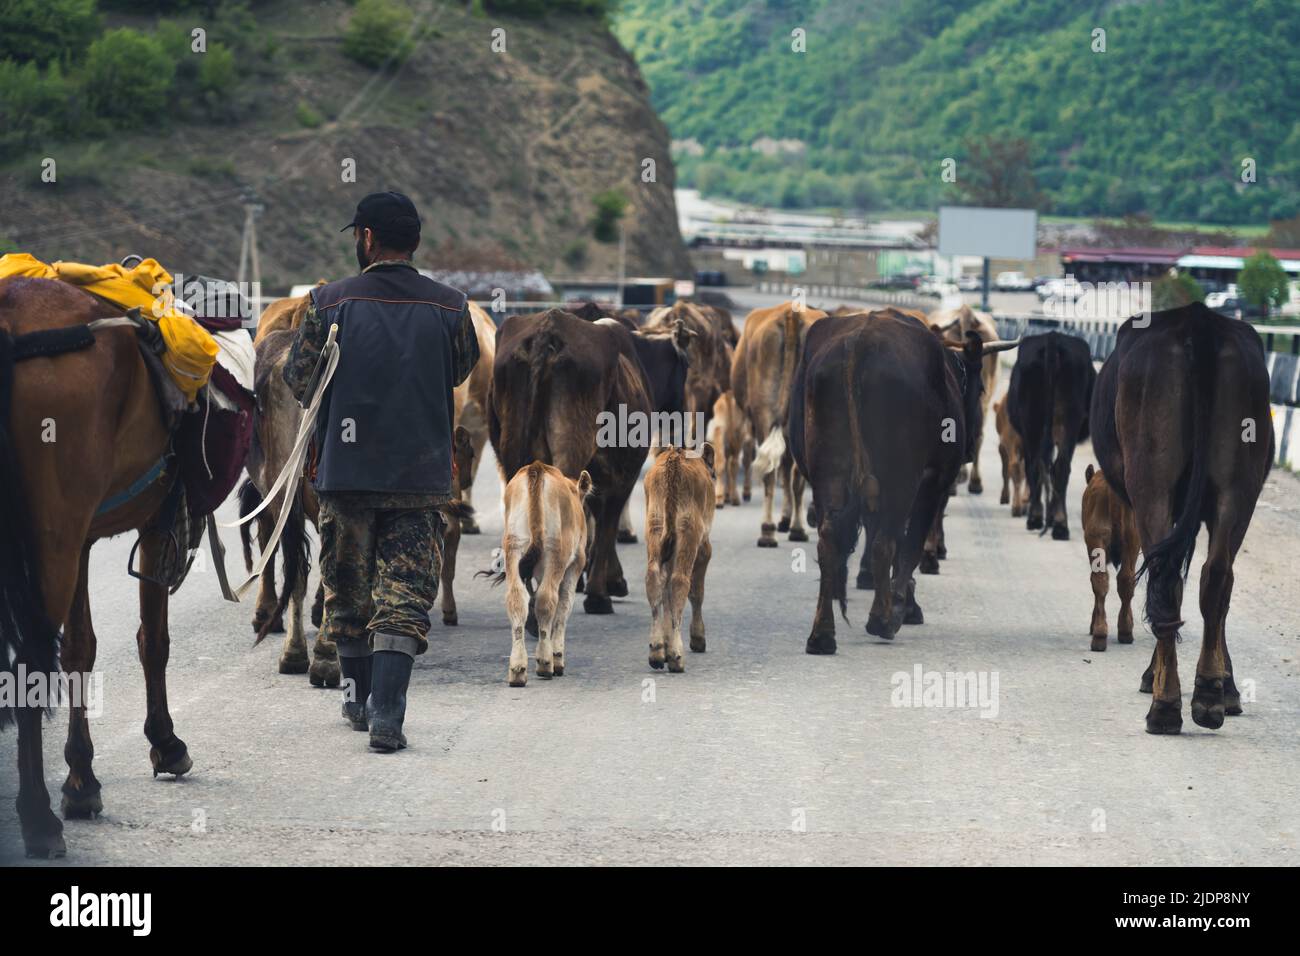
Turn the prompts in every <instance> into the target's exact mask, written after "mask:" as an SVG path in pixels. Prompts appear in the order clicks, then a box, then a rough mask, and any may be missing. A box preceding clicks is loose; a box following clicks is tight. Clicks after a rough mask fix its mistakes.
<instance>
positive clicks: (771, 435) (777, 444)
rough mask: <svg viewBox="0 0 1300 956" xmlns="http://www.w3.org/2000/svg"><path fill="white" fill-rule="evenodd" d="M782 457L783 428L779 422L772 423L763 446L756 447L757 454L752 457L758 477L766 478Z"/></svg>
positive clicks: (783, 454)
mask: <svg viewBox="0 0 1300 956" xmlns="http://www.w3.org/2000/svg"><path fill="white" fill-rule="evenodd" d="M784 457H785V427H784V425H783V424H782V423H781V422H774V423H773V424H772V430H771V431H770V432H768V433H767V437H766V438H765V439H763V444H761V445H759V446H758V454H757V455H755V456H754V468H755V469H756V470H757V471H758V474H759V476H760V477H763V478H766V477H767V476H768V475H770V474H771V473H772V472H774V471H776V469H777V468H778V467H779V466H780V464H781V459H782V458H784Z"/></svg>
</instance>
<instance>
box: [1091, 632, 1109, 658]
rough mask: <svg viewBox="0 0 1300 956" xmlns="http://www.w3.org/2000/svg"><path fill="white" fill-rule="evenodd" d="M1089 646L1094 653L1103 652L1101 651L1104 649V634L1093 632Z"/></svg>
mask: <svg viewBox="0 0 1300 956" xmlns="http://www.w3.org/2000/svg"><path fill="white" fill-rule="evenodd" d="M1089 647H1090V648H1091V650H1093V651H1094V652H1095V653H1098V654H1101V653H1103V652H1104V651H1105V650H1106V635H1105V634H1094V635H1093V636H1092V644H1090V645H1089Z"/></svg>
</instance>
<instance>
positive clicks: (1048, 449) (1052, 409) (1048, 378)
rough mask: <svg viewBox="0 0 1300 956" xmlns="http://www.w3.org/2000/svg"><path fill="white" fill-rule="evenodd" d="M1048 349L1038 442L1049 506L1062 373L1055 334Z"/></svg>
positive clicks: (1049, 523)
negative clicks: (1059, 386)
mask: <svg viewBox="0 0 1300 956" xmlns="http://www.w3.org/2000/svg"><path fill="white" fill-rule="evenodd" d="M1045 344H1046V348H1045V350H1044V353H1043V395H1044V396H1045V397H1046V399H1047V402H1046V404H1047V407H1046V409H1044V415H1043V428H1042V432H1041V435H1040V437H1039V440H1038V463H1037V466H1038V468H1039V474H1040V476H1041V479H1042V483H1043V494H1044V498H1045V499H1046V503H1047V505H1048V506H1049V507H1050V506H1051V501H1052V493H1053V492H1052V423H1053V422H1054V421H1055V420H1056V389H1057V387H1058V385H1059V379H1060V377H1061V376H1060V371H1061V347H1060V344H1059V343H1058V342H1057V340H1056V334H1055V333H1048V335H1047V342H1046V343H1045ZM1051 527H1052V521H1051V516H1050V515H1049V516H1048V520H1046V521H1044V522H1043V530H1042V531H1041V532H1039V536H1040V537H1041V536H1042V535H1045V534H1047V532H1048V531H1049V530H1051Z"/></svg>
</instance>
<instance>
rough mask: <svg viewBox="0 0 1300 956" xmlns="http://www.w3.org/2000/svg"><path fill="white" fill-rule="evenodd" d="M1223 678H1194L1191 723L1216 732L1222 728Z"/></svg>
mask: <svg viewBox="0 0 1300 956" xmlns="http://www.w3.org/2000/svg"><path fill="white" fill-rule="evenodd" d="M1223 711H1224V706H1223V678H1221V677H1220V678H1216V679H1211V678H1208V677H1198V678H1196V690H1195V691H1194V692H1193V694H1192V722H1193V723H1195V724H1196V725H1197V726H1199V727H1207V728H1209V729H1210V730H1218V729H1219V728H1220V727H1222V726H1223Z"/></svg>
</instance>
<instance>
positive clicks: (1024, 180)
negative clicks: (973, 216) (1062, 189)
mask: <svg viewBox="0 0 1300 956" xmlns="http://www.w3.org/2000/svg"><path fill="white" fill-rule="evenodd" d="M962 145H963V149H964V151H965V153H966V156H965V158H964V159H961V160H958V162H957V182H956V183H955V185H956V188H957V194H958V196H959V197H960V198H961V201H962V202H963V203H964V204H966V205H968V206H988V207H990V208H994V209H1046V208H1047V197H1046V196H1045V195H1043V193H1042V192H1041V191H1040V190H1039V188H1038V180H1037V179H1036V178H1035V177H1034V164H1033V161H1032V159H1031V158H1030V150H1029V143H1028V142H1027V141H1026V140H1023V139H1021V138H1019V137H1007V136H996V135H991V136H984V137H980V138H978V139H968V140H966V141H965V143H963V144H962Z"/></svg>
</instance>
